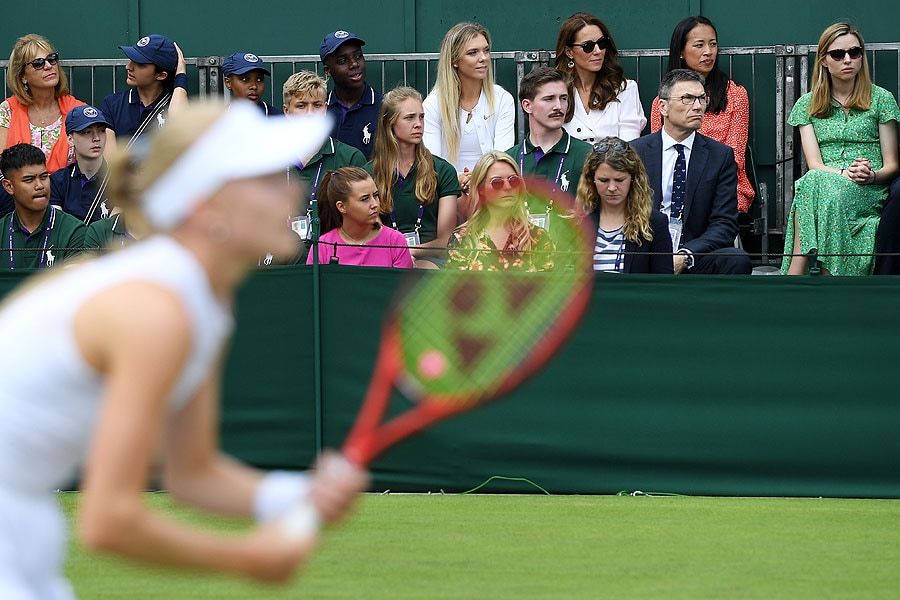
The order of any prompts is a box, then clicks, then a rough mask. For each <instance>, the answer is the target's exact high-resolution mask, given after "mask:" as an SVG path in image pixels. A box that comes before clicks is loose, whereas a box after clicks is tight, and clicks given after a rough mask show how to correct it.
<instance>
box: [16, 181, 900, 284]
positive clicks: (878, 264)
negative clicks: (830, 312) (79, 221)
mask: <svg viewBox="0 0 900 600" xmlns="http://www.w3.org/2000/svg"><path fill="white" fill-rule="evenodd" d="M0 212H2V211H0ZM875 252H876V253H878V255H877V256H876V257H875V275H900V256H884V255H882V254H881V253H883V252H887V253H897V252H900V178H897V179H895V180H894V183H893V184H892V185H891V190H890V193H889V194H888V198H887V202H885V204H884V208H883V209H882V211H881V221H880V222H879V223H878V231H877V232H875Z"/></svg>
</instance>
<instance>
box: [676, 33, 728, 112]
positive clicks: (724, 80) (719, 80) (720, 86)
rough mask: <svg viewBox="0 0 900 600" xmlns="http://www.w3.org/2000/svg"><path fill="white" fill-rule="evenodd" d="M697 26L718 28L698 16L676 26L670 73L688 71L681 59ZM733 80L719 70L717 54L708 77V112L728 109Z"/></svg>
mask: <svg viewBox="0 0 900 600" xmlns="http://www.w3.org/2000/svg"><path fill="white" fill-rule="evenodd" d="M697 25H708V26H709V27H712V30H713V31H715V32H716V36H718V35H719V32H718V31H716V26H715V25H713V24H712V21H710V20H709V19H707V18H706V17H701V16H696V17H688V18H686V19H684V20H682V21H681V22H680V23H678V25H676V26H675V30H674V31H673V32H672V41H671V43H670V44H669V71H673V70H675V69H686V68H687V65H686V64H685V62H684V59H683V58H682V57H681V56H682V53H683V52H684V46H685V44H687V37H688V34H689V33H690V32H691V30H693V29H694V27H696V26H697ZM729 81H731V79H730V78H729V77H728V75H726V74H725V72H724V71H722V69H720V68H719V53H718V52H716V61H715V62H714V63H713V67H712V71H710V72H709V74H708V75H707V76H706V95H707V96H709V103H708V104H707V105H706V112H711V113H719V112H722V111H723V110H725V109H726V108H727V107H728V82H729Z"/></svg>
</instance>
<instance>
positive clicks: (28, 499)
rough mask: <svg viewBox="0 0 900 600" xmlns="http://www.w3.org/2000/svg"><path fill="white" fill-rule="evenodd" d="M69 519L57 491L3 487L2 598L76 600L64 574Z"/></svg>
mask: <svg viewBox="0 0 900 600" xmlns="http://www.w3.org/2000/svg"><path fill="white" fill-rule="evenodd" d="M65 550H66V520H65V518H64V517H63V514H62V511H61V510H60V507H59V503H58V502H57V500H56V498H55V497H54V496H53V494H50V493H47V494H19V493H17V492H10V491H9V490H4V489H2V488H0V598H2V599H3V600H72V599H73V598H75V594H74V592H73V591H72V586H71V585H70V584H69V582H68V580H66V578H65V576H64V575H63V566H64V563H65Z"/></svg>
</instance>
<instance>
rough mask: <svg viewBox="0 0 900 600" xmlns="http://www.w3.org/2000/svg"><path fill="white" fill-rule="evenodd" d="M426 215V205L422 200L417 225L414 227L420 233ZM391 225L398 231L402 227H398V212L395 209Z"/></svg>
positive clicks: (392, 212)
mask: <svg viewBox="0 0 900 600" xmlns="http://www.w3.org/2000/svg"><path fill="white" fill-rule="evenodd" d="M424 215H425V205H424V204H422V203H421V202H420V203H419V214H418V215H417V216H416V227H415V229H414V231H415V232H416V233H419V227H421V226H422V217H423V216H424ZM391 227H393V228H394V229H396V230H397V231H400V229H399V228H398V227H397V213H396V212H395V211H393V210H392V211H391Z"/></svg>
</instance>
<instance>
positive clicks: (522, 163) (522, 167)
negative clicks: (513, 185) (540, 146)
mask: <svg viewBox="0 0 900 600" xmlns="http://www.w3.org/2000/svg"><path fill="white" fill-rule="evenodd" d="M544 156H547V155H546V154H545V155H544ZM565 162H566V155H565V154H563V155H561V156H560V157H559V166H558V167H557V168H556V177H554V178H553V191H554V192H555V191H556V186H557V185H558V184H559V178H560V177H562V171H563V164H564V163H565ZM535 167H537V163H535ZM519 172H520V173H522V175H524V174H525V142H522V147H521V148H519ZM551 208H553V199H552V198H551V200H550V204H548V205H547V214H550V209H551Z"/></svg>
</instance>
